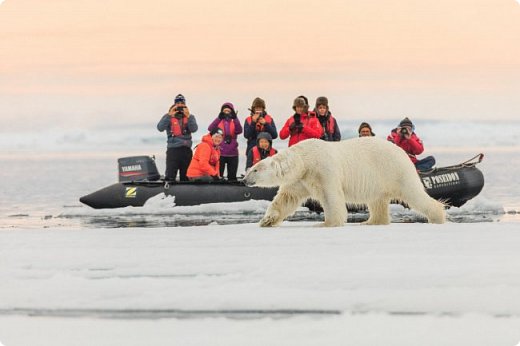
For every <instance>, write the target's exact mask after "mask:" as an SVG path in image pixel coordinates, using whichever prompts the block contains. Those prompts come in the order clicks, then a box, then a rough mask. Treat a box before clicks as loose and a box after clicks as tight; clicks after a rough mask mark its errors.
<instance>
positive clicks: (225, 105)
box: [220, 102, 235, 112]
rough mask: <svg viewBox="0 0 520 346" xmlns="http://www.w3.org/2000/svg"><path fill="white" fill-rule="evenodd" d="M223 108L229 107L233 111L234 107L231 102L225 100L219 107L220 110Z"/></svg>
mask: <svg viewBox="0 0 520 346" xmlns="http://www.w3.org/2000/svg"><path fill="white" fill-rule="evenodd" d="M225 108H229V109H231V110H232V111H233V112H234V111H235V107H234V106H233V104H232V103H231V102H226V103H224V104H223V105H222V107H220V111H221V112H222V111H223V110H224V109H225Z"/></svg>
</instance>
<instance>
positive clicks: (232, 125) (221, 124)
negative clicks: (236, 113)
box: [218, 119, 237, 138]
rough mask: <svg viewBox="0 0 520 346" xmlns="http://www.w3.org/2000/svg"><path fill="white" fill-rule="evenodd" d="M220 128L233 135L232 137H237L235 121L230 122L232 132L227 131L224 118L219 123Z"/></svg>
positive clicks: (225, 133)
mask: <svg viewBox="0 0 520 346" xmlns="http://www.w3.org/2000/svg"><path fill="white" fill-rule="evenodd" d="M218 128H219V129H221V130H222V132H223V133H224V135H231V138H236V136H237V135H236V133H235V122H234V121H233V120H231V121H230V122H229V131H230V132H231V133H227V132H226V127H225V126H224V119H222V120H221V121H220V122H219V123H218Z"/></svg>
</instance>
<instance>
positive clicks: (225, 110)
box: [222, 108, 231, 114]
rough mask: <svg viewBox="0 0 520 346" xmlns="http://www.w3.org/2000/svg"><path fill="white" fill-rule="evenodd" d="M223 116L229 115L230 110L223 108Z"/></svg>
mask: <svg viewBox="0 0 520 346" xmlns="http://www.w3.org/2000/svg"><path fill="white" fill-rule="evenodd" d="M222 112H223V113H224V114H231V109H229V108H224V110H223V111H222Z"/></svg>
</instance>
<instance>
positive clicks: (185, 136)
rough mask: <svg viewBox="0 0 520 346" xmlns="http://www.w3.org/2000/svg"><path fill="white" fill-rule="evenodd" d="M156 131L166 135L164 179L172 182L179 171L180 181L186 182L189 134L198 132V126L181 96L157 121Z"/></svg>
mask: <svg viewBox="0 0 520 346" xmlns="http://www.w3.org/2000/svg"><path fill="white" fill-rule="evenodd" d="M157 130H159V131H160V132H163V131H166V135H167V142H168V146H167V149H166V172H165V174H164V179H165V180H169V181H174V180H175V179H176V178H177V171H179V179H180V181H186V180H188V178H187V176H186V171H187V170H188V166H189V165H190V162H191V158H192V156H193V152H192V150H191V146H192V140H191V134H192V133H193V132H196V131H197V130H198V125H197V120H196V119H195V116H194V115H193V114H190V110H189V108H188V107H186V99H185V98H184V96H183V95H182V94H179V95H177V96H175V102H174V104H173V105H172V106H171V107H170V109H169V111H168V113H166V114H165V115H163V116H162V118H161V120H159V123H158V124H157Z"/></svg>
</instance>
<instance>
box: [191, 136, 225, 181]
mask: <svg viewBox="0 0 520 346" xmlns="http://www.w3.org/2000/svg"><path fill="white" fill-rule="evenodd" d="M223 138H224V132H223V131H222V130H221V129H220V128H218V127H217V128H216V129H215V130H213V131H211V132H210V133H208V134H206V135H204V136H203V137H202V140H201V141H200V144H199V145H197V147H196V148H195V154H194V155H193V160H191V163H190V166H189V167H188V178H189V179H190V180H191V181H208V182H209V181H214V180H220V169H219V166H220V143H222V140H223Z"/></svg>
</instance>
